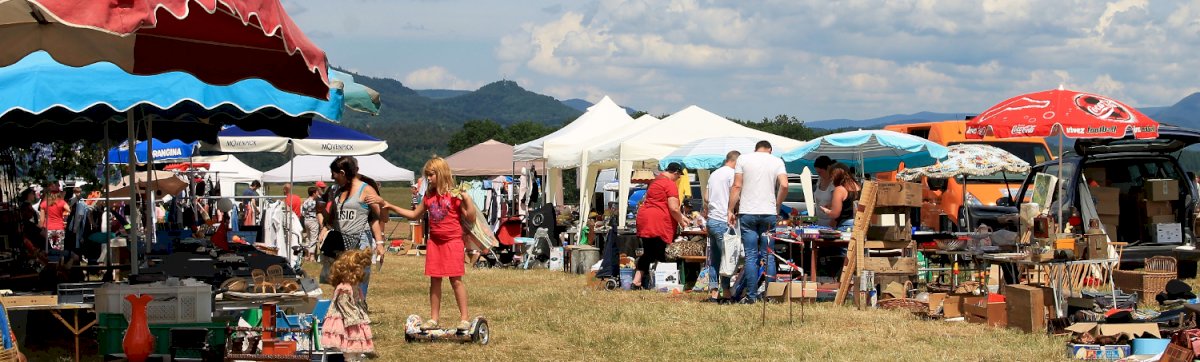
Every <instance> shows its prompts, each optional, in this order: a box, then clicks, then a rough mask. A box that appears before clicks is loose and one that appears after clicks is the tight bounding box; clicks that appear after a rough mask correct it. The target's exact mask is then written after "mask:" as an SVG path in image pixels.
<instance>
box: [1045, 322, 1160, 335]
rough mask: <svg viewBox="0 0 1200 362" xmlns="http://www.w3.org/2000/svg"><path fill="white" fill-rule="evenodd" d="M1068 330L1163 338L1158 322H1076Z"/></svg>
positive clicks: (1079, 332)
mask: <svg viewBox="0 0 1200 362" xmlns="http://www.w3.org/2000/svg"><path fill="white" fill-rule="evenodd" d="M1067 331H1070V332H1072V333H1076V334H1083V333H1089V334H1091V335H1093V336H1097V337H1099V336H1118V335H1122V334H1123V335H1125V336H1127V337H1129V339H1134V338H1141V337H1154V338H1162V336H1161V335H1160V334H1159V330H1158V324H1157V323H1114V324H1105V323H1093V322H1081V323H1075V324H1072V325H1071V326H1069V327H1067Z"/></svg>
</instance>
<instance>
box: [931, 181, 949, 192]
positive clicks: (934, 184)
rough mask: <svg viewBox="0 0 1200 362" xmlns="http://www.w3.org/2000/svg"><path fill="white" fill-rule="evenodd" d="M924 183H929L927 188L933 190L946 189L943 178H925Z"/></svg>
mask: <svg viewBox="0 0 1200 362" xmlns="http://www.w3.org/2000/svg"><path fill="white" fill-rule="evenodd" d="M925 183H926V184H928V185H929V189H930V190H933V191H946V187H947V186H948V184H949V183H948V182H946V179H944V178H927V179H925Z"/></svg>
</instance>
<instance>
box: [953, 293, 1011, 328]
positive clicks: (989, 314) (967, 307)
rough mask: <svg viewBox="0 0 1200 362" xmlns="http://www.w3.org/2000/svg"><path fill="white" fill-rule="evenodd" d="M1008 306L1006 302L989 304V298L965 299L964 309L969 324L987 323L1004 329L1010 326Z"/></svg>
mask: <svg viewBox="0 0 1200 362" xmlns="http://www.w3.org/2000/svg"><path fill="white" fill-rule="evenodd" d="M1006 305H1007V303H1005V302H994V303H988V302H987V297H969V298H963V307H962V308H963V314H964V315H966V317H967V322H971V323H986V324H987V325H989V326H992V327H1001V328H1003V327H1005V326H1007V325H1008V312H1007V311H1005V308H1006Z"/></svg>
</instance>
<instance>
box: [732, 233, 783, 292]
mask: <svg viewBox="0 0 1200 362" xmlns="http://www.w3.org/2000/svg"><path fill="white" fill-rule="evenodd" d="M777 217H778V216H775V215H741V216H738V224H740V226H741V228H742V245H743V246H744V247H745V248H746V264H745V269H743V270H742V278H741V279H740V280H741V282H739V283H738V284H739V286H738V287H737V288H735V292H737V294H741V292H743V291H744V292H745V296H746V298H747V299H750V300H758V299H759V298H760V296H759V295H758V282H759V277H760V276H762V275H764V274H765V275H766V277H767V280H774V279H775V257H773V256H771V255H770V254H769V253H768V252H767V248H772V250H773V247H772V246H771V245H770V244H771V239H770V238H768V237H764V236H763V235H762V234H763V233H765V232H767V231H770V230H771V229H772V228H774V227H775V220H776V218H777ZM760 263H766V270H765V273H764V270H763V269H762V268H761V267H760V266H759V264H760Z"/></svg>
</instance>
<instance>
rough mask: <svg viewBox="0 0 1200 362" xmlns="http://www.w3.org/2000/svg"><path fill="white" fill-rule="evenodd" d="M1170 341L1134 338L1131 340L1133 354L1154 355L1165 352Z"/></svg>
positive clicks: (1165, 339)
mask: <svg viewBox="0 0 1200 362" xmlns="http://www.w3.org/2000/svg"><path fill="white" fill-rule="evenodd" d="M1168 344H1171V340H1170V339H1167V338H1136V339H1134V340H1133V354H1147V355H1156V354H1159V353H1162V352H1163V351H1166V350H1167V345H1168Z"/></svg>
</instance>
